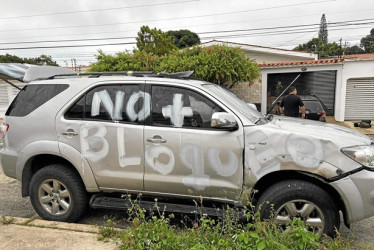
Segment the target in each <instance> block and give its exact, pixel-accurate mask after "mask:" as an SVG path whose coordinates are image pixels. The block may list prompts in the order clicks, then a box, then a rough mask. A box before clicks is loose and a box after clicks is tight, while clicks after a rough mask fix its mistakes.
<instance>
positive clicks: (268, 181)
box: [253, 171, 349, 227]
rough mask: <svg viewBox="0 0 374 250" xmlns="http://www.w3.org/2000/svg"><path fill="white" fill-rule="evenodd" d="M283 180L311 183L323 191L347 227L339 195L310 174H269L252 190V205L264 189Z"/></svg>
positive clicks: (317, 177) (290, 172)
mask: <svg viewBox="0 0 374 250" xmlns="http://www.w3.org/2000/svg"><path fill="white" fill-rule="evenodd" d="M285 180H302V181H307V182H310V183H313V184H315V185H317V186H319V187H321V188H322V189H323V190H325V191H326V192H327V193H328V194H329V195H330V197H331V199H332V200H333V201H334V202H335V204H336V206H337V207H338V209H339V210H340V211H342V213H343V216H344V223H345V224H346V226H347V227H349V225H347V218H346V216H347V211H346V206H345V204H344V202H343V200H342V199H341V197H340V194H339V193H338V192H337V191H336V190H335V189H334V188H333V187H332V186H331V185H329V184H328V183H327V181H325V180H324V179H323V178H321V177H319V176H316V175H313V174H311V173H306V172H301V171H276V172H272V173H270V174H267V175H265V176H263V177H262V178H261V179H260V180H258V181H257V182H256V184H255V186H254V188H253V189H254V190H256V192H255V194H254V203H256V201H257V200H258V199H259V197H260V196H261V195H262V194H263V193H264V192H265V190H266V189H268V188H269V187H271V186H272V185H274V184H275V183H278V182H281V181H285Z"/></svg>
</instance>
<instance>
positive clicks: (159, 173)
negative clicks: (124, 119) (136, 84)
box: [144, 85, 243, 200]
mask: <svg viewBox="0 0 374 250" xmlns="http://www.w3.org/2000/svg"><path fill="white" fill-rule="evenodd" d="M149 91H150V94H151V110H152V111H151V116H150V119H149V121H147V122H148V124H146V126H145V129H144V139H145V149H144V151H145V165H146V167H145V174H144V187H145V191H149V192H156V193H165V194H171V195H178V196H186V195H188V196H200V195H201V196H204V197H215V198H227V199H232V200H235V199H238V197H239V195H240V192H241V187H242V184H243V165H242V153H243V139H242V137H243V128H242V126H241V125H240V121H239V120H237V121H238V124H239V129H238V130H236V131H227V130H226V131H225V130H219V129H214V128H211V116H212V114H213V113H214V112H225V111H226V110H225V109H224V108H222V107H221V106H220V105H217V104H216V103H215V102H214V101H212V100H210V99H209V98H207V97H206V96H205V95H203V94H201V92H199V91H198V90H196V89H192V88H185V87H180V86H171V85H152V86H151V88H150V90H149Z"/></svg>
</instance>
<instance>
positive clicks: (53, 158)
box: [22, 154, 99, 197]
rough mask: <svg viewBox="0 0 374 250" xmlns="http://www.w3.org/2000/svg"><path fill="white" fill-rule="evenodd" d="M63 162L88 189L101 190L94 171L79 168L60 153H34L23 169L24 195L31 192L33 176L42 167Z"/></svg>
mask: <svg viewBox="0 0 374 250" xmlns="http://www.w3.org/2000/svg"><path fill="white" fill-rule="evenodd" d="M56 163H58V164H62V165H64V166H66V167H67V168H70V169H72V170H73V171H74V172H75V173H76V174H77V176H79V178H80V179H81V181H82V183H83V185H84V186H85V187H86V190H87V191H99V189H98V187H97V184H96V181H95V179H94V177H93V174H92V173H87V172H88V171H86V169H83V170H82V169H81V171H79V168H77V167H76V166H75V165H74V164H73V163H72V162H70V161H69V160H67V159H65V158H64V157H61V156H59V155H54V154H39V155H34V156H32V157H30V158H29V159H28V160H27V161H26V163H25V165H24V168H23V171H22V197H27V196H29V193H30V187H29V185H30V182H31V179H32V177H33V175H34V174H35V173H36V172H37V171H38V170H40V169H42V168H44V167H46V166H49V165H51V164H56ZM82 165H83V164H82ZM89 171H90V172H91V170H90V169H89ZM87 176H89V177H91V176H92V178H89V179H87V178H86V177H87Z"/></svg>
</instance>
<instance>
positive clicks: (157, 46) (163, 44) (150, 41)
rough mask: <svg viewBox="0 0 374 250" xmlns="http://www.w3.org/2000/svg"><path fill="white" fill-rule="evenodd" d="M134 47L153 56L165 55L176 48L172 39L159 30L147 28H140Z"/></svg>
mask: <svg viewBox="0 0 374 250" xmlns="http://www.w3.org/2000/svg"><path fill="white" fill-rule="evenodd" d="M136 46H137V47H138V49H139V50H140V51H144V52H146V53H152V54H154V55H158V56H162V55H165V54H167V53H169V52H171V51H172V50H174V49H176V48H177V47H176V46H175V45H174V43H173V40H172V38H171V37H170V36H169V35H168V34H167V33H165V32H162V31H161V30H160V29H156V28H153V29H150V28H149V27H148V26H142V27H141V28H140V31H139V32H138V36H137V38H136Z"/></svg>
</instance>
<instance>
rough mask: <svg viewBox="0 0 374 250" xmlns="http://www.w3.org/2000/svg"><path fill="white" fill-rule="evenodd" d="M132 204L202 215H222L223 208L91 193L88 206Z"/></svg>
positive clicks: (130, 205)
mask: <svg viewBox="0 0 374 250" xmlns="http://www.w3.org/2000/svg"><path fill="white" fill-rule="evenodd" d="M134 205H139V206H140V207H141V208H143V209H146V210H147V211H157V210H159V211H165V212H170V213H181V214H192V215H203V216H218V217H221V216H223V215H224V212H225V210H224V209H222V208H217V207H202V206H193V205H185V204H174V203H168V202H157V203H156V202H155V201H145V200H137V201H132V200H129V199H128V198H119V197H110V196H103V195H97V194H95V195H93V196H92V197H91V200H90V206H91V207H92V208H107V209H121V210H127V209H129V208H131V207H133V206H134Z"/></svg>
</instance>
